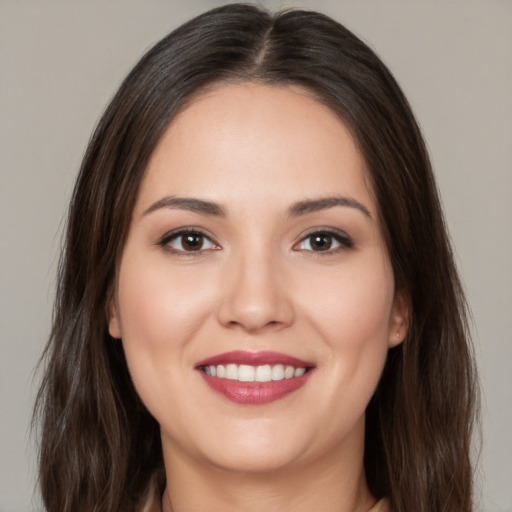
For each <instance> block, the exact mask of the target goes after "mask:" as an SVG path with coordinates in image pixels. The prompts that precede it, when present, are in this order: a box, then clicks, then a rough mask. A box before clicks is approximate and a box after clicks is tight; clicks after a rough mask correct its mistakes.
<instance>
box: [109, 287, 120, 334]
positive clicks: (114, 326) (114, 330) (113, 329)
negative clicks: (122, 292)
mask: <svg viewBox="0 0 512 512" xmlns="http://www.w3.org/2000/svg"><path fill="white" fill-rule="evenodd" d="M107 320H108V332H109V334H110V336H112V338H117V339H120V338H121V321H120V318H119V311H118V307H117V304H116V301H115V298H114V297H113V295H112V294H111V297H110V299H109V301H108V306H107Z"/></svg>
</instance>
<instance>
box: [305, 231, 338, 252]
mask: <svg viewBox="0 0 512 512" xmlns="http://www.w3.org/2000/svg"><path fill="white" fill-rule="evenodd" d="M332 243H333V239H332V236H331V235H328V234H327V233H318V234H314V235H311V236H310V237H309V244H310V246H311V250H313V251H328V250H329V249H331V247H332Z"/></svg>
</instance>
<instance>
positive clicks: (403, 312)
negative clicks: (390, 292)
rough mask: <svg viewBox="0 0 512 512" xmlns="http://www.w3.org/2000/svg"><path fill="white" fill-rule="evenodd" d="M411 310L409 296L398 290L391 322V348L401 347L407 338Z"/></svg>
mask: <svg viewBox="0 0 512 512" xmlns="http://www.w3.org/2000/svg"><path fill="white" fill-rule="evenodd" d="M410 309H411V307H410V300H409V297H408V296H407V294H406V293H405V292H404V291H403V290H396V291H395V298H394V301H393V308H392V310H391V317H390V321H389V348H393V347H396V346H397V345H400V343H402V342H403V341H404V339H405V338H406V336H407V332H408V330H409V321H410Z"/></svg>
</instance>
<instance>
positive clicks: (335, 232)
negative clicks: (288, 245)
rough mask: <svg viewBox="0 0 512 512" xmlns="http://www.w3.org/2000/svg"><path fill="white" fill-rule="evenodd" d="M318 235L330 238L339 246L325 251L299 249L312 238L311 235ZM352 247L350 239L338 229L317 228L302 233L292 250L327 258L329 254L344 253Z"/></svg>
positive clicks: (352, 243)
mask: <svg viewBox="0 0 512 512" xmlns="http://www.w3.org/2000/svg"><path fill="white" fill-rule="evenodd" d="M319 234H321V235H327V236H330V237H332V238H333V239H334V240H335V241H336V242H337V243H338V244H339V245H337V246H336V247H334V248H329V249H327V250H325V251H314V250H312V249H303V248H300V247H299V246H300V245H301V244H302V243H304V242H305V241H306V240H307V239H308V238H310V237H312V236H313V235H319ZM353 247H354V242H353V240H352V238H351V237H350V236H349V235H348V234H347V233H346V232H345V231H342V230H340V229H335V228H322V227H318V228H312V229H310V230H308V231H307V232H306V233H303V234H302V235H301V236H300V239H299V241H298V242H297V243H295V244H294V246H293V250H295V251H305V252H310V253H314V254H315V255H318V256H323V255H325V256H327V255H330V254H335V253H337V252H341V251H345V250H347V249H351V248H353Z"/></svg>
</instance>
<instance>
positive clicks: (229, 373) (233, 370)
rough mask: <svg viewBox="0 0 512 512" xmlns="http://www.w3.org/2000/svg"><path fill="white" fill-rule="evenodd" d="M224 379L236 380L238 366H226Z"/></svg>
mask: <svg viewBox="0 0 512 512" xmlns="http://www.w3.org/2000/svg"><path fill="white" fill-rule="evenodd" d="M225 377H226V379H229V380H238V365H236V364H228V365H226V375H225Z"/></svg>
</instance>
